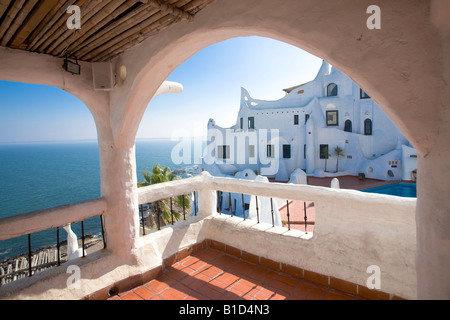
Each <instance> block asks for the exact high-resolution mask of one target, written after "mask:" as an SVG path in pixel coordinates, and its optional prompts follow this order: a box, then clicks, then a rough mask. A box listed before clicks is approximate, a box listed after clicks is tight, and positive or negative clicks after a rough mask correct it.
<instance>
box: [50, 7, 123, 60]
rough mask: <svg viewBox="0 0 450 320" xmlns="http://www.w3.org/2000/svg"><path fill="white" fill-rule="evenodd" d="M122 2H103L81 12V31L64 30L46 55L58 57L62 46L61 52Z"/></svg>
mask: <svg viewBox="0 0 450 320" xmlns="http://www.w3.org/2000/svg"><path fill="white" fill-rule="evenodd" d="M121 2H122V1H121V0H108V1H106V0H103V1H101V2H99V3H98V4H97V6H95V8H94V9H92V10H89V11H87V10H83V9H81V8H80V10H81V29H69V28H64V29H63V30H62V32H60V33H59V35H58V37H56V38H55V39H54V41H52V44H51V45H50V46H49V47H48V48H47V49H46V50H45V51H46V53H48V54H52V55H57V54H58V53H59V52H56V50H55V49H56V48H57V47H59V45H60V44H63V46H64V48H62V50H61V51H64V50H65V48H67V47H68V45H69V44H70V43H71V41H72V39H77V37H78V36H81V35H83V33H84V32H86V31H87V30H89V28H91V27H92V26H94V25H95V23H97V22H98V21H100V20H101V19H102V18H103V17H105V16H107V15H109V14H111V12H112V11H113V10H114V9H115V8H117V7H118V6H119V5H120V3H121Z"/></svg>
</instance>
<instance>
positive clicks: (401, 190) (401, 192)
mask: <svg viewBox="0 0 450 320" xmlns="http://www.w3.org/2000/svg"><path fill="white" fill-rule="evenodd" d="M361 191H362V192H370V193H381V194H388V195H391V196H398V197H407V198H417V190H416V184H415V183H403V182H401V183H394V184H388V185H386V186H381V187H376V188H370V189H365V190H361Z"/></svg>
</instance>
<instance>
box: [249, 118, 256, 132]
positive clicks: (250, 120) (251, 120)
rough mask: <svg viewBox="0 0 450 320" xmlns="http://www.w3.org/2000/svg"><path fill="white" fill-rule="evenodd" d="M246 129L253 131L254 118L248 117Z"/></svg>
mask: <svg viewBox="0 0 450 320" xmlns="http://www.w3.org/2000/svg"><path fill="white" fill-rule="evenodd" d="M248 128H249V129H255V118H254V117H248Z"/></svg>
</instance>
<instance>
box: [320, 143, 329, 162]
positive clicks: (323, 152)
mask: <svg viewBox="0 0 450 320" xmlns="http://www.w3.org/2000/svg"><path fill="white" fill-rule="evenodd" d="M329 156H330V154H329V153H328V145H327V144H321V145H320V159H328V157H329Z"/></svg>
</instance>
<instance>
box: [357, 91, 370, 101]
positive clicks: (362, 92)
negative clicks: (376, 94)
mask: <svg viewBox="0 0 450 320" xmlns="http://www.w3.org/2000/svg"><path fill="white" fill-rule="evenodd" d="M359 97H360V98H361V99H370V96H369V95H368V94H367V93H365V92H364V90H363V89H359Z"/></svg>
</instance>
